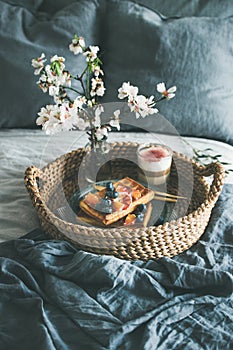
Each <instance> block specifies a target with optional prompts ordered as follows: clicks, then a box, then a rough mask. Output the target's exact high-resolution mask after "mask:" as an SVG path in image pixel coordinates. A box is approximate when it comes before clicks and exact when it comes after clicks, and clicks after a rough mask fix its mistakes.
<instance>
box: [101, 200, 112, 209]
mask: <svg viewBox="0 0 233 350" xmlns="http://www.w3.org/2000/svg"><path fill="white" fill-rule="evenodd" d="M103 203H104V205H105V206H106V207H111V206H112V201H111V199H109V198H103Z"/></svg>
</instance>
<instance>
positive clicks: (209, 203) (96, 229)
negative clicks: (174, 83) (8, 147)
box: [25, 142, 224, 234]
mask: <svg viewBox="0 0 233 350" xmlns="http://www.w3.org/2000/svg"><path fill="white" fill-rule="evenodd" d="M139 144H140V143H138V142H112V143H110V146H111V147H115V146H118V147H121V146H127V145H129V146H135V147H137V146H138V145H139ZM77 152H85V147H80V148H77V149H76V150H72V151H70V152H68V153H65V154H63V155H61V156H60V157H57V158H56V159H55V160H54V161H52V162H50V163H48V164H47V165H45V166H44V167H42V168H41V169H37V170H38V171H39V173H40V174H41V173H43V172H45V171H46V170H49V168H50V167H51V166H53V165H54V164H56V162H57V161H58V160H62V159H65V158H67V157H70V156H72V155H74V154H76V153H77ZM173 154H174V156H175V157H178V158H181V159H183V160H185V161H187V162H188V163H191V164H192V165H193V166H194V167H196V169H199V170H200V172H201V171H203V170H205V169H206V166H201V165H200V164H199V163H198V162H196V161H195V160H193V159H190V158H189V157H188V156H186V155H184V154H182V153H179V152H175V151H174V152H173ZM216 164H217V165H216ZM210 165H215V166H216V168H218V169H219V171H220V172H222V173H223V172H224V170H223V168H222V169H221V165H220V164H219V163H211V164H210ZM31 168H33V166H32V167H29V168H28V169H27V170H26V172H25V183H26V186H27V180H28V173H29V172H30V169H31ZM200 176H201V175H200ZM199 180H200V181H202V182H203V184H204V186H205V187H206V188H207V187H208V184H207V182H206V180H205V179H204V177H202V178H200V179H199ZM220 190H221V186H220V188H219V192H220ZM217 197H218V193H216V196H215V197H214V198H213V200H211V201H210V200H208V198H207V199H206V200H205V201H204V202H203V203H202V204H201V205H200V206H199V207H198V208H197V209H196V210H194V211H192V212H191V213H189V214H188V215H185V216H183V217H180V218H178V219H177V220H171V221H169V222H165V223H163V224H161V225H157V226H147V227H145V228H141V227H139V228H127V227H119V228H108V227H106V228H99V227H94V226H84V225H80V224H73V223H71V222H68V221H65V220H62V219H61V218H59V217H58V216H56V215H55V213H53V212H52V211H51V210H50V209H49V207H48V206H47V204H46V203H45V202H44V200H43V198H41V197H40V200H41V207H42V208H43V210H44V212H45V213H46V214H47V215H48V216H49V217H50V218H51V219H52V221H53V222H54V223H55V222H57V223H63V224H64V223H65V225H66V226H67V227H71V228H72V227H74V228H76V229H83V228H85V230H87V231H91V232H92V233H93V232H96V233H98V232H103V231H108V232H111V233H114V232H119V231H120V232H122V233H125V232H128V233H130V232H133V233H134V234H135V233H138V232H142V230H144V231H145V230H146V231H148V230H157V229H159V230H161V229H162V228H166V227H168V226H169V227H174V225H176V224H178V223H182V222H184V221H187V220H190V219H191V218H193V217H195V216H196V215H198V214H199V213H200V212H204V211H205V210H206V209H207V208H208V207H209V208H212V206H213V205H214V203H215V201H216V198H217Z"/></svg>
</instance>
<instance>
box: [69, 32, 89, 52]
mask: <svg viewBox="0 0 233 350" xmlns="http://www.w3.org/2000/svg"><path fill="white" fill-rule="evenodd" d="M85 46H86V44H85V40H84V38H83V37H82V36H77V35H76V36H75V37H74V39H73V40H72V43H71V44H70V45H69V49H70V51H71V52H73V53H74V54H75V55H78V54H79V53H83V51H84V49H85Z"/></svg>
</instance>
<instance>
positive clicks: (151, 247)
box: [25, 143, 224, 260]
mask: <svg viewBox="0 0 233 350" xmlns="http://www.w3.org/2000/svg"><path fill="white" fill-rule="evenodd" d="M137 147H138V144H137V143H113V144H111V151H110V153H111V154H110V158H111V171H112V174H114V176H113V177H114V178H115V177H118V178H120V177H124V176H130V177H133V178H137V165H136V149H137ZM84 156H85V149H84V148H79V149H77V150H75V151H72V152H70V153H67V154H65V155H63V156H62V157H60V158H58V159H56V160H54V161H53V162H52V163H49V164H48V165H47V166H45V167H44V168H43V169H38V168H37V167H35V166H31V167H29V168H28V169H27V170H26V172H25V185H26V187H27V189H28V192H29V194H30V197H31V200H32V203H33V205H34V207H35V209H36V211H37V213H38V216H39V219H40V222H41V226H42V228H43V229H44V231H45V232H46V233H47V234H48V235H49V236H51V237H53V238H59V239H65V240H68V241H71V242H72V243H75V244H76V245H77V246H79V247H80V248H82V249H84V250H86V251H89V252H93V253H98V254H109V255H114V256H116V257H118V258H123V259H129V260H137V259H141V260H149V259H158V258H161V257H163V256H168V257H173V256H175V255H177V254H179V253H181V252H183V251H185V250H187V249H188V248H190V247H191V246H192V245H193V244H194V243H196V242H197V240H198V239H199V238H200V236H201V235H202V234H203V232H204V230H205V228H206V226H207V224H208V222H209V218H210V215H211V210H212V208H213V207H214V205H215V203H216V201H217V199H218V196H219V194H220V191H221V188H222V184H223V179H224V169H223V167H222V166H221V165H220V164H219V163H212V164H210V165H208V166H205V167H203V166H200V165H199V164H198V163H196V162H194V161H192V160H190V159H188V158H187V157H185V156H184V155H182V154H178V153H174V155H173V163H172V169H171V175H170V178H169V182H168V184H167V186H168V191H169V192H170V193H174V194H177V193H178V194H179V195H182V196H186V197H187V198H188V199H187V200H180V201H179V200H178V201H177V203H176V213H178V219H177V220H172V221H170V222H166V223H164V224H163V225H159V226H150V227H146V228H111V229H101V228H96V227H87V226H83V225H80V224H73V223H72V222H67V221H64V220H62V219H60V218H59V217H58V215H57V214H56V213H57V208H59V207H62V206H63V205H65V204H66V203H67V200H68V199H69V198H71V197H72V195H73V194H74V193H75V192H76V191H77V190H78V189H79V188H80V183H81V182H82V181H83V184H82V185H83V186H84V187H85V181H84V174H83V173H82V171H83V170H82V169H84V168H85V166H84V167H83V166H82V165H83V162H82V161H83V158H84ZM100 173H101V172H100ZM212 175H213V176H212ZM102 176H103V174H102ZM105 176H106V175H105ZM208 176H212V183H211V185H210V186H209V185H208V183H207V182H206V180H205V177H208ZM100 178H101V174H100Z"/></svg>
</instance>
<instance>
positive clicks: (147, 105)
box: [128, 95, 158, 118]
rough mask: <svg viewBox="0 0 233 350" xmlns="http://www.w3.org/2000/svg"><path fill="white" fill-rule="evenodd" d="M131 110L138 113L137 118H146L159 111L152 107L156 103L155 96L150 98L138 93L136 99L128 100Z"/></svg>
mask: <svg viewBox="0 0 233 350" xmlns="http://www.w3.org/2000/svg"><path fill="white" fill-rule="evenodd" d="M128 105H129V108H130V110H131V112H134V113H135V114H136V118H139V117H142V118H145V117H146V116H147V115H149V114H154V113H157V112H158V110H157V108H152V107H153V106H154V105H155V102H154V96H151V97H150V98H149V99H148V98H146V97H145V96H143V95H137V96H135V98H134V99H131V100H130V101H129V102H128Z"/></svg>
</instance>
